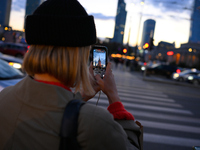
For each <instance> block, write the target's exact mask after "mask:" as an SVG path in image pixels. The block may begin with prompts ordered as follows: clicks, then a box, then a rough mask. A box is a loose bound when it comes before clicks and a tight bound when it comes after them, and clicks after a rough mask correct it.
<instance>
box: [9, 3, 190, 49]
mask: <svg viewBox="0 0 200 150" xmlns="http://www.w3.org/2000/svg"><path fill="white" fill-rule="evenodd" d="M154 1H155V0H145V4H144V5H141V3H140V1H139V0H125V3H126V10H127V19H126V27H125V34H124V44H126V43H127V42H128V41H127V40H128V35H129V34H128V33H129V31H130V38H129V44H130V46H135V44H136V43H135V42H136V41H137V40H136V39H137V37H138V36H137V35H138V30H139V25H140V30H139V38H138V44H139V43H140V42H141V34H142V29H143V23H144V21H145V20H147V19H154V20H155V21H156V27H155V33H154V39H155V40H154V44H155V45H157V44H158V43H159V42H160V41H166V42H170V43H173V42H175V43H176V47H179V46H180V44H182V43H187V42H188V40H189V30H190V16H191V9H192V2H193V0H181V1H180V0H168V1H165V0H160V2H156V3H155V2H154ZM79 2H80V3H81V4H82V5H83V6H84V7H85V9H86V11H87V12H88V14H90V15H94V18H95V23H96V28H97V36H98V37H99V38H106V37H108V38H112V37H113V36H114V26H115V15H116V10H117V2H118V0H112V1H106V0H102V1H98V0H79ZM105 4H106V5H105ZM97 6H98V7H97ZM141 12H142V15H141ZM24 16H25V0H13V3H12V7H11V17H10V26H11V27H12V28H13V29H16V30H23V23H24ZM140 18H141V21H140Z"/></svg>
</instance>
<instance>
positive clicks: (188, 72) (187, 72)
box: [172, 69, 200, 82]
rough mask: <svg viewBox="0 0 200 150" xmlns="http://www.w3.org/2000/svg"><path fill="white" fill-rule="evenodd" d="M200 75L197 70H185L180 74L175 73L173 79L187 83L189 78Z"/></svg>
mask: <svg viewBox="0 0 200 150" xmlns="http://www.w3.org/2000/svg"><path fill="white" fill-rule="evenodd" d="M199 73H200V71H198V70H196V69H188V70H184V71H182V72H180V73H173V75H172V77H173V79H174V80H176V81H181V82H183V81H186V80H187V78H188V77H189V76H193V75H194V76H195V75H198V74H199Z"/></svg>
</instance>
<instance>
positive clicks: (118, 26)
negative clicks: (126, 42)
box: [112, 0, 127, 44]
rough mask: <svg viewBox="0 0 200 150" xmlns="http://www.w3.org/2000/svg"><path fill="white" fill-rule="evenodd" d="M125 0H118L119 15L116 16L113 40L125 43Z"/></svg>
mask: <svg viewBox="0 0 200 150" xmlns="http://www.w3.org/2000/svg"><path fill="white" fill-rule="evenodd" d="M125 8H126V3H125V2H124V0H118V5H117V15H116V17H115V30H114V37H113V39H112V42H116V43H120V44H123V38H124V28H125V23H126V15H127V12H126V10H125Z"/></svg>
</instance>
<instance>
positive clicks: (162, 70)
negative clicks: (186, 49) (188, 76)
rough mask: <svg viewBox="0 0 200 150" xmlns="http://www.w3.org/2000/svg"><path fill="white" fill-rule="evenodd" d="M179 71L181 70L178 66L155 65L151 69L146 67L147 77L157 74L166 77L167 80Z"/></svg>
mask: <svg viewBox="0 0 200 150" xmlns="http://www.w3.org/2000/svg"><path fill="white" fill-rule="evenodd" d="M179 71H180V69H179V68H178V67H177V66H172V65H167V64H154V65H152V66H150V67H148V66H147V67H146V75H150V74H156V75H163V76H166V77H167V78H171V76H172V74H173V73H174V72H179Z"/></svg>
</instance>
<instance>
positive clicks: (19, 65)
mask: <svg viewBox="0 0 200 150" xmlns="http://www.w3.org/2000/svg"><path fill="white" fill-rule="evenodd" d="M8 64H9V65H10V66H13V67H14V68H16V69H21V68H22V65H21V64H20V63H14V62H9V63H8Z"/></svg>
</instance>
